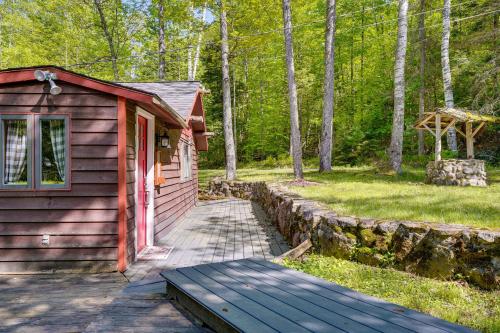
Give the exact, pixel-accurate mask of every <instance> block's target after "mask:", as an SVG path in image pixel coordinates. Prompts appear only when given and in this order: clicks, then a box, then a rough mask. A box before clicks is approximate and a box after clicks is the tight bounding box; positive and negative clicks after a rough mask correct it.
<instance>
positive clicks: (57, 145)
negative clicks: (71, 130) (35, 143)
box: [50, 120, 66, 181]
mask: <svg viewBox="0 0 500 333" xmlns="http://www.w3.org/2000/svg"><path fill="white" fill-rule="evenodd" d="M50 141H51V142H52V151H53V152H54V161H55V162H56V166H57V172H58V173H59V176H60V177H61V180H62V181H65V180H64V177H65V174H64V173H65V170H66V155H65V153H66V152H65V149H66V142H65V141H66V135H65V128H64V120H51V121H50Z"/></svg>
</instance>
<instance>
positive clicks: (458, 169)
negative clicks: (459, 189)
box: [426, 159, 487, 186]
mask: <svg viewBox="0 0 500 333" xmlns="http://www.w3.org/2000/svg"><path fill="white" fill-rule="evenodd" d="M426 171H427V178H426V183H429V184H436V185H456V186H487V183H486V169H485V167H484V161H482V160H475V159H469V160H458V159H449V160H441V161H438V162H437V163H436V162H434V161H432V162H429V163H428V164H427V168H426Z"/></svg>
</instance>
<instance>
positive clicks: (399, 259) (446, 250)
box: [208, 180, 500, 289]
mask: <svg viewBox="0 0 500 333" xmlns="http://www.w3.org/2000/svg"><path fill="white" fill-rule="evenodd" d="M208 192H209V194H211V195H215V196H219V195H223V196H234V197H238V198H243V199H251V200H254V201H255V202H257V203H258V204H259V205H260V206H261V207H262V208H263V209H264V211H265V212H266V213H267V214H268V216H269V218H270V219H271V220H272V221H273V222H274V223H275V224H276V225H277V227H278V229H279V231H280V232H281V234H282V235H283V236H284V237H285V239H286V240H287V241H288V242H289V243H290V245H292V246H293V247H295V246H297V245H299V244H300V243H302V242H303V241H305V240H307V239H310V240H311V242H312V243H313V249H314V251H315V252H318V253H321V254H323V255H327V256H334V257H337V258H343V259H349V260H354V261H358V262H360V263H363V264H367V265H372V266H379V267H393V268H395V269H399V270H403V271H407V272H411V273H415V274H418V275H421V276H426V277H431V278H438V279H445V280H449V279H455V278H463V279H466V280H467V281H469V282H470V283H472V284H475V285H478V286H480V287H482V288H484V289H498V288H499V287H500V274H499V273H500V232H497V231H490V230H482V229H474V228H470V227H467V226H462V225H445V224H434V223H423V222H407V221H385V220H376V219H369V218H358V217H353V216H339V215H337V214H336V213H335V212H333V211H331V210H330V209H328V208H327V207H324V206H322V205H320V204H319V203H317V202H315V201H311V200H306V199H304V198H302V197H300V196H298V195H296V194H294V193H291V192H290V191H289V190H287V189H286V188H284V187H280V186H278V185H273V184H266V183H264V182H255V183H247V182H230V181H222V180H214V181H212V182H211V183H210V185H209V189H208Z"/></svg>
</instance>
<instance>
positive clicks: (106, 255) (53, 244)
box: [0, 81, 118, 272]
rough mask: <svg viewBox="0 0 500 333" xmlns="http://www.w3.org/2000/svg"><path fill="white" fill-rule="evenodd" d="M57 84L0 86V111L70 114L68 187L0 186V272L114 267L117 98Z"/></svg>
mask: <svg viewBox="0 0 500 333" xmlns="http://www.w3.org/2000/svg"><path fill="white" fill-rule="evenodd" d="M58 85H59V86H61V87H62V88H63V92H62V93H61V94H60V95H58V96H52V95H50V94H48V93H47V84H43V83H40V82H26V83H23V84H11V85H2V86H0V113H36V114H51V113H67V114H69V115H70V117H71V143H70V144H71V149H70V151H71V152H70V154H71V190H70V191H12V190H8V191H0V251H1V252H2V255H1V256H0V272H19V271H44V270H52V269H61V270H66V269H71V268H72V267H74V268H78V270H90V271H95V270H113V269H116V258H117V223H116V221H117V219H118V198H117V157H118V153H117V99H116V96H112V95H107V94H102V93H99V92H97V91H94V90H90V89H87V88H83V87H80V86H75V85H71V84H67V83H64V82H62V81H59V82H58ZM44 234H48V235H50V245H49V246H42V244H41V241H42V235H44Z"/></svg>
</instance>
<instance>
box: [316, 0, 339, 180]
mask: <svg viewBox="0 0 500 333" xmlns="http://www.w3.org/2000/svg"><path fill="white" fill-rule="evenodd" d="M335 6H336V1H335V0H327V9H326V32H325V81H324V83H323V124H322V126H321V142H320V148H319V171H320V172H322V171H331V170H332V146H333V115H334V80H335V70H334V61H335V24H336V11H335V9H336V8H335Z"/></svg>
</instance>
